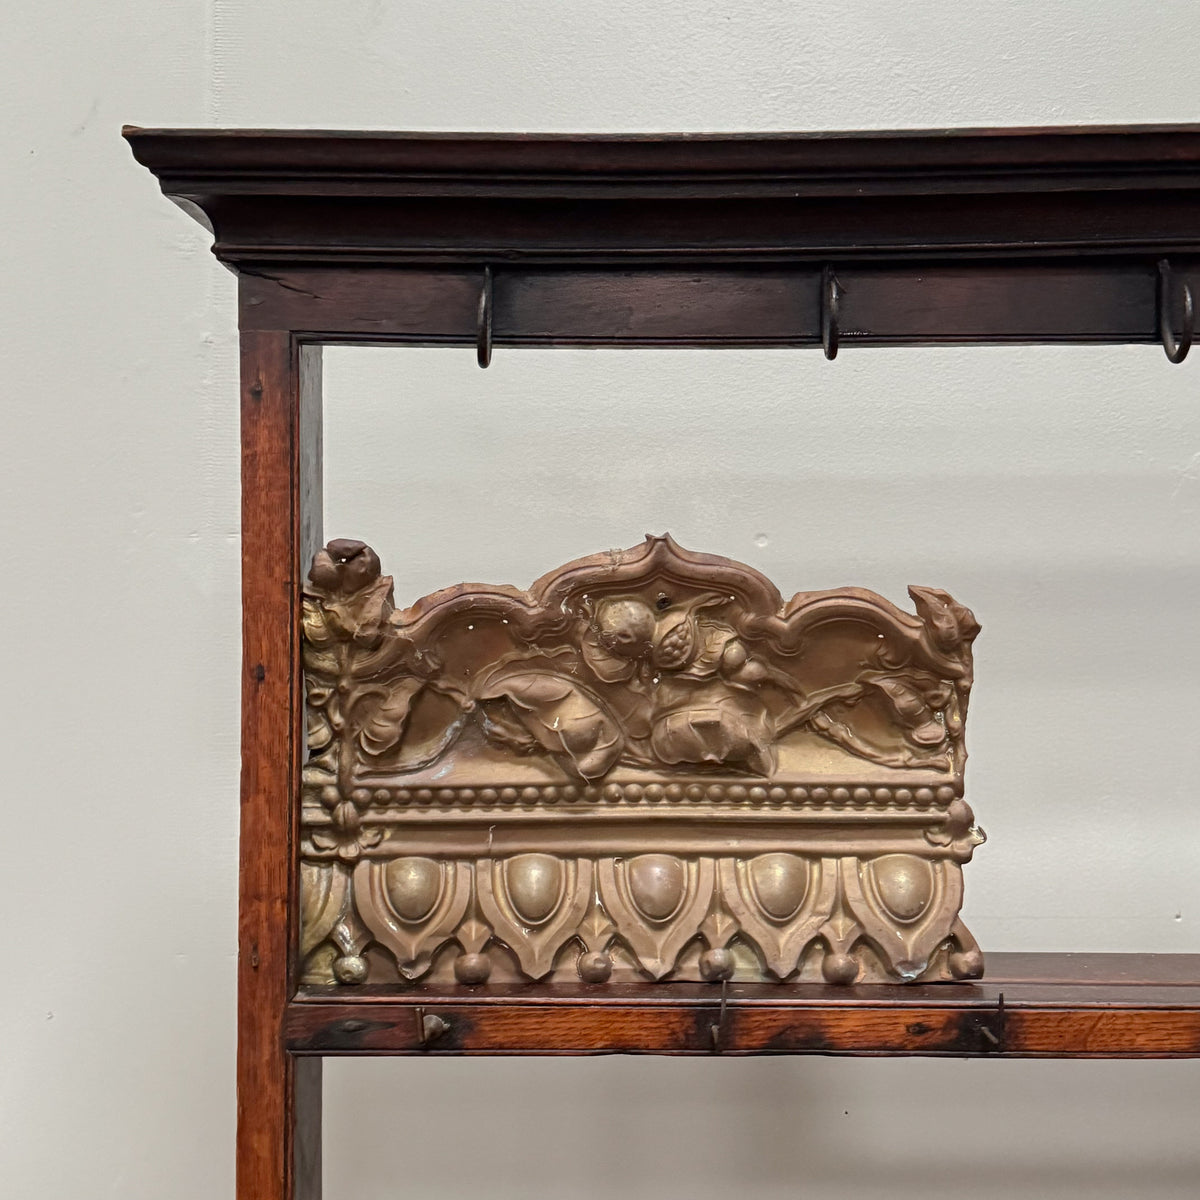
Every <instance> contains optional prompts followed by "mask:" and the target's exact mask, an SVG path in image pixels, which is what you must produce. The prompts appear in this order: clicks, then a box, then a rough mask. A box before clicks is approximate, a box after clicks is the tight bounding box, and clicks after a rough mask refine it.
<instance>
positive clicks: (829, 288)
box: [821, 267, 842, 359]
mask: <svg viewBox="0 0 1200 1200" xmlns="http://www.w3.org/2000/svg"><path fill="white" fill-rule="evenodd" d="M841 303H842V285H841V284H840V283H839V282H838V277H837V276H836V275H835V274H834V273H833V268H832V267H825V269H824V270H823V271H822V272H821V346H822V347H823V349H824V350H825V357H826V358H829V359H834V358H837V352H838V310H839V309H840V307H841Z"/></svg>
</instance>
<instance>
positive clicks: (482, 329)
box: [475, 267, 492, 367]
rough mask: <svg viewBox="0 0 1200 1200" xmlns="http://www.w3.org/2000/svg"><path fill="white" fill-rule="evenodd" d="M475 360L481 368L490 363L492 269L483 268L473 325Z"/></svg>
mask: <svg viewBox="0 0 1200 1200" xmlns="http://www.w3.org/2000/svg"><path fill="white" fill-rule="evenodd" d="M475 360H476V362H478V363H479V365H480V366H481V367H486V366H487V365H488V364H489V363H490V362H491V361H492V268H491V267H484V268H483V287H482V288H481V289H480V291H479V314H478V317H477V319H476V325H475Z"/></svg>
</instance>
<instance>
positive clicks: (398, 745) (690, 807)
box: [301, 537, 983, 986]
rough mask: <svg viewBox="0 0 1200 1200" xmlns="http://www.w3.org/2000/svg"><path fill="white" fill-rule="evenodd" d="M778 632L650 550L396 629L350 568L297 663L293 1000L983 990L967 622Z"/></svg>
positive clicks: (834, 608) (748, 587) (849, 624)
mask: <svg viewBox="0 0 1200 1200" xmlns="http://www.w3.org/2000/svg"><path fill="white" fill-rule="evenodd" d="M909 595H910V596H911V598H912V601H913V604H914V606H915V608H916V615H915V616H914V615H912V614H910V613H906V612H903V611H902V610H900V609H898V608H896V607H895V606H894V605H892V604H891V603H889V602H888V601H887V600H885V599H883V598H882V597H881V596H878V595H875V594H874V593H872V592H868V591H863V590H861V589H858V588H844V589H840V590H837V591H826V592H804V593H800V594H799V595H797V596H795V597H793V598H792V599H791V600H790V601H788V602H787V603H786V604H785V603H784V601H783V598H782V597H781V596H780V594H779V592H778V591H777V590H776V589H775V587H774V586H773V585H772V584H771V583H770V582H769V581H768V580H767V579H766V578H765V577H763V576H762V575H760V574H758V572H756V571H754V570H753V569H752V568H750V567H747V566H744V565H742V564H740V563H736V562H733V561H731V560H729V559H725V558H720V557H717V556H714V555H706V554H696V553H692V552H690V551H686V550H683V549H682V548H680V547H679V546H678V545H676V544H675V542H673V541H672V540H671V539H670V538H669V537H648V538H647V539H646V541H645V542H644V543H643V544H642V545H640V546H636V547H634V548H633V549H630V550H626V551H610V552H607V553H604V554H597V555H593V556H591V557H589V558H583V559H579V560H577V561H575V562H573V563H569V564H568V565H567V566H565V567H562V568H560V569H559V570H557V571H553V572H551V573H550V574H549V575H546V576H544V577H543V578H542V579H540V580H538V582H537V583H535V584H534V585H533V586H532V587H531V588H530V589H529V590H528V591H519V590H517V589H515V588H512V587H507V586H505V587H484V586H482V585H475V584H461V585H459V586H457V587H452V588H447V589H445V590H443V591H440V592H437V593H435V594H434V595H432V596H427V597H425V598H424V599H422V600H418V601H417V603H416V604H414V605H413V606H412V607H411V608H409V609H405V610H397V609H396V608H395V607H394V604H393V598H392V580H391V578H390V577H388V576H383V575H381V572H380V563H379V559H378V557H377V555H376V554H375V552H374V551H373V550H371V549H370V547H368V546H366V545H364V544H363V543H361V542H356V541H349V540H339V541H334V542H330V544H329V545H328V546H327V547H326V548H325V549H324V550H322V551H320V552H319V553H318V554H317V556H316V559H315V560H314V563H313V567H312V573H311V577H310V583H309V586H308V588H307V589H306V593H305V600H304V617H303V635H304V664H305V684H306V689H307V697H308V710H309V728H308V746H309V759H308V763H307V765H306V768H305V772H304V784H303V797H302V835H303V838H302V846H301V854H302V860H303V861H302V872H301V874H302V888H301V891H302V896H301V899H302V917H303V927H302V945H301V956H302V961H303V964H304V965H303V980H304V982H306V983H309V984H331V983H334V982H337V983H341V984H346V985H354V984H360V983H366V982H371V983H388V982H391V983H400V982H401V981H415V980H423V981H427V982H430V983H437V984H446V983H455V982H457V983H461V984H467V985H474V986H481V985H485V984H486V983H488V982H489V981H491V982H496V983H502V982H512V981H516V980H528V979H544V980H551V981H554V980H564V981H565V980H572V981H575V982H578V981H579V980H580V979H582V980H583V981H584V982H586V983H589V984H595V985H596V986H602V985H604V984H605V983H607V982H608V981H610V980H612V981H630V980H637V979H655V980H658V979H671V980H686V981H700V980H704V981H710V982H713V983H722V984H723V983H724V982H726V981H728V980H729V979H730V978H733V979H736V980H788V981H813V982H820V981H825V982H830V983H839V984H849V983H854V982H859V983H871V982H897V981H912V980H918V979H919V980H923V981H931V980H948V979H963V978H973V977H976V976H978V975H980V974H981V973H982V969H983V959H982V955H981V954H980V952H979V948H978V946H977V945H976V944H975V941H974V939H973V938H972V937H971V935H970V934H969V933H968V932H967V930H966V928H965V927H964V926H963V924H962V922H961V920H959V916H958V913H959V908H960V906H961V903H962V870H961V864H962V863H964V862H966V861H968V860H969V859H970V858H971V855H972V853H973V851H974V848H975V846H976V845H978V844H979V843H980V842H982V841H983V834H982V833H981V832H980V830H979V829H977V828H976V826H975V824H974V819H973V816H972V813H971V809H970V808H969V806H968V805H967V803H966V802H965V801H964V800H963V798H962V791H963V768H964V765H965V761H966V750H965V745H964V725H965V720H966V713H967V701H968V697H969V694H970V689H971V682H972V658H971V645H972V642H973V640H974V638H975V635H976V634H977V633H978V631H979V626H978V624H977V623H976V621H975V618H974V617H973V616H972V614H971V612H970V611H969V610H968V609H966V608H964V607H963V606H962V605H960V604H958V603H957V602H956V601H954V600H953V599H952V598H951V597H950V596H949V595H947V594H946V593H945V592H942V591H938V590H936V589H933V588H920V587H912V588H910V589H909Z"/></svg>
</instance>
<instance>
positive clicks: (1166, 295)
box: [1158, 258, 1196, 363]
mask: <svg viewBox="0 0 1200 1200" xmlns="http://www.w3.org/2000/svg"><path fill="white" fill-rule="evenodd" d="M1171 282H1172V280H1171V262H1170V260H1169V259H1166V258H1160V259H1159V260H1158V337H1159V340H1160V341H1161V342H1162V348H1163V350H1164V352H1165V353H1166V356H1167V361H1168V362H1173V363H1181V362H1183V360H1184V359H1185V358H1187V354H1188V351H1189V350H1190V349H1191V348H1192V334H1193V332H1194V329H1193V325H1194V318H1195V315H1196V313H1195V305H1194V304H1193V302H1192V289H1191V287H1190V285H1188V284H1186V283H1185V284H1184V285H1183V331H1182V333H1181V334H1180V336H1179V341H1176V340H1175V334H1174V333H1172V331H1171V291H1172V288H1171Z"/></svg>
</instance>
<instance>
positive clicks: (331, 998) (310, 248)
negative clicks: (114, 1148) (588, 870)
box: [125, 125, 1200, 1200]
mask: <svg viewBox="0 0 1200 1200" xmlns="http://www.w3.org/2000/svg"><path fill="white" fill-rule="evenodd" d="M125 136H126V138H127V139H128V141H129V143H130V145H131V147H132V149H133V153H134V155H135V157H136V158H137V160H138V161H139V162H141V163H143V164H145V165H146V166H147V167H149V168H150V170H151V171H153V172H154V173H155V175H157V176H158V178H159V180H160V183H161V185H162V188H163V191H164V192H165V193H166V194H167V195H168V196H170V197H171V198H172V199H174V200H175V201H176V202H177V203H179V204H180V205H181V206H182V207H183V208H184V209H185V210H186V211H188V212H189V213H190V214H191V215H192V216H194V217H196V218H197V219H198V220H200V221H201V222H203V223H204V224H206V225H207V226H208V227H209V228H210V229H211V230H213V231H214V238H215V241H214V252H215V253H216V254H217V256H218V257H219V258H220V259H222V260H223V261H224V262H226V263H228V264H230V265H231V266H233V267H234V268H235V269H237V270H238V271H239V273H240V276H241V280H240V284H241V289H240V325H241V329H242V331H243V338H242V448H243V485H242V486H243V605H244V608H243V613H244V616H243V644H244V670H243V719H242V739H243V742H242V744H243V781H242V829H241V907H240V918H239V965H238V995H239V999H238V1023H239V1037H238V1193H237V1194H238V1197H239V1200H318V1198H319V1195H320V1176H321V1168H320V1091H321V1078H320V1056H322V1055H327V1054H374V1053H388V1054H408V1053H488V1054H490V1053H552V1054H581V1053H583V1054H587V1053H609V1052H620V1051H624V1052H635V1053H667V1054H672V1053H711V1052H713V1049H714V1034H713V1030H714V1028H717V1027H718V1026H719V1031H718V1034H717V1038H716V1046H717V1047H718V1048H719V1049H720V1050H721V1051H722V1052H727V1053H738V1054H752V1053H837V1054H943V1055H946V1054H953V1055H995V1054H1001V1055H1008V1056H1015V1055H1029V1056H1062V1057H1088V1056H1107V1057H1157V1056H1161V1057H1182V1056H1200V956H1195V955H1190V956H1187V955H1100V956H1097V955H1079V956H1065V957H1064V956H1061V955H1055V956H1048V955H1047V956H1041V955H996V954H993V955H990V956H989V975H988V978H987V980H986V981H984V982H982V983H979V984H969V985H968V984H960V985H943V986H939V987H917V988H888V987H876V988H870V989H866V988H858V989H849V990H846V989H836V988H825V987H806V988H802V989H801V988H797V989H789V988H775V987H761V986H760V987H759V988H757V989H755V988H754V987H750V986H731V987H730V988H729V992H728V1005H727V1008H726V1012H725V1019H724V1021H723V1022H722V1021H721V1013H720V1004H719V996H720V993H719V992H718V991H716V989H714V988H713V987H711V986H694V987H693V986H689V985H682V984H680V985H670V984H667V985H657V986H651V985H646V986H639V987H631V988H620V987H613V988H608V989H605V990H603V991H600V992H593V991H591V990H589V989H587V988H585V987H583V986H582V985H581V986H580V987H579V988H562V987H559V988H550V987H540V986H533V987H527V988H512V989H508V990H506V989H503V988H489V989H488V991H487V992H486V994H483V995H476V994H475V993H474V992H472V991H471V989H467V988H458V989H455V990H453V991H451V992H447V993H442V994H438V993H431V992H428V991H423V990H421V989H413V990H412V991H410V992H407V993H403V994H400V995H397V994H395V993H392V994H380V993H377V992H373V991H372V990H371V989H369V988H365V989H362V990H361V991H358V992H350V991H348V990H347V989H339V990H337V992H336V993H335V994H329V993H324V994H323V993H321V992H319V991H311V992H306V993H303V994H301V995H298V996H293V990H294V981H295V978H296V975H295V946H296V936H297V928H296V925H297V904H296V863H297V855H296V853H295V839H296V821H297V816H298V805H297V803H296V798H297V782H298V771H299V766H300V761H301V755H302V752H303V740H302V736H303V735H302V726H301V716H302V697H301V690H300V668H299V661H298V645H297V636H296V633H297V616H298V589H299V586H300V581H301V578H302V572H303V569H304V568H305V566H306V565H307V559H308V557H309V556H310V555H311V553H312V551H313V550H314V549H315V548H316V546H317V545H319V543H320V540H321V537H320V535H321V530H320V461H321V450H320V404H319V394H320V383H319V375H320V364H319V348H318V346H317V343H323V342H348V343H366V342H396V343H404V344H433V345H438V344H446V345H460V346H469V345H472V344H473V343H474V342H475V340H476V337H477V329H476V320H477V311H478V299H479V290H480V287H481V286H482V282H483V271H484V268H485V267H490V268H491V270H492V272H493V277H494V306H493V339H494V342H495V344H496V346H497V347H498V348H500V349H501V350H503V349H504V348H506V347H510V346H552V345H610V346H693V345H703V346H815V345H817V344H819V340H820V336H819V335H820V311H819V291H818V288H819V281H820V278H821V272H822V269H823V268H824V267H825V266H826V265H830V266H832V267H833V268H834V270H835V271H836V273H837V278H838V280H839V283H840V284H841V287H842V300H841V313H840V328H839V340H840V343H841V345H842V347H843V348H844V349H845V350H853V349H855V348H857V347H859V346H866V345H899V344H909V343H976V342H999V343H1005V342H1111V343H1122V342H1134V343H1136V342H1150V341H1154V340H1156V339H1157V331H1156V318H1157V311H1158V309H1157V299H1156V295H1155V290H1154V286H1155V278H1156V276H1155V270H1156V267H1155V264H1156V261H1157V260H1158V259H1159V258H1160V257H1163V256H1169V257H1170V258H1171V260H1172V264H1173V267H1174V270H1175V273H1176V286H1177V287H1178V288H1181V287H1182V285H1183V283H1185V282H1187V283H1190V285H1191V287H1192V289H1193V291H1197V290H1200V125H1183V126H1142V127H1088V128H1074V129H1071V128H1064V129H1017V130H1011V129H1010V130H928V131H904V132H895V133H867V134H815V135H793V134H779V135H730V134H721V135H712V136H690V135H689V136H685V135H677V136H672V137H657V136H655V137H643V136H526V135H479V134H403V133H398V134H378V133H368V134H356V133H312V132H305V131H285V132H269V131H197V130H191V131H189V130H152V129H145V130H143V129H135V128H127V129H126V131H125ZM417 516H418V519H419V515H417ZM1002 998H1003V1002H1002ZM422 1016H436V1017H440V1018H441V1019H443V1020H444V1021H446V1022H447V1023H448V1028H447V1029H446V1030H445V1032H443V1033H441V1034H439V1035H438V1036H437V1037H435V1038H434V1039H433V1040H431V1041H429V1042H428V1043H425V1042H423V1036H424V1035H423V1034H422V1032H421V1031H422V1028H423V1026H422V1024H421V1017H422Z"/></svg>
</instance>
